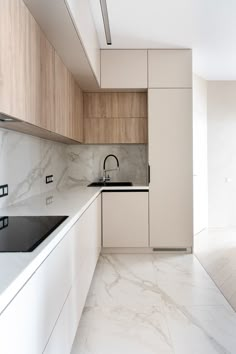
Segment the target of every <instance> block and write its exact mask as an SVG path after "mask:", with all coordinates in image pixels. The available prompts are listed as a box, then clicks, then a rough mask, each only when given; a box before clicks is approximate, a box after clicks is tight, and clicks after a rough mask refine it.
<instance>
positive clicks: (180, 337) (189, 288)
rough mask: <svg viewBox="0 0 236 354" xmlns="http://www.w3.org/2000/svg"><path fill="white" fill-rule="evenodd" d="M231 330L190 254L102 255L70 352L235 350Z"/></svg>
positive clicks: (207, 353)
mask: <svg viewBox="0 0 236 354" xmlns="http://www.w3.org/2000/svg"><path fill="white" fill-rule="evenodd" d="M235 334H236V313H235V312H234V311H233V309H232V307H231V306H230V305H229V304H228V302H227V301H226V299H225V298H224V296H223V295H222V294H221V292H220V291H219V289H218V288H217V287H216V285H215V284H214V282H213V281H212V280H211V278H210V277H209V275H208V274H207V273H206V271H205V270H204V268H203V267H202V266H201V264H200V263H199V261H198V260H197V258H196V257H195V256H194V255H158V254H157V255H150V254H149V255H127V254H125V255H103V256H101V257H100V259H99V262H98V265H97V269H96V272H95V275H94V279H93V282H92V286H91V289H90V292H89V295H88V298H87V303H86V306H85V309H84V312H83V315H82V319H81V322H80V325H79V328H78V331H77V334H76V338H75V341H74V345H73V348H72V352H71V354H164V353H165V354H167V353H168V354H169V353H176V354H213V353H236V335H235Z"/></svg>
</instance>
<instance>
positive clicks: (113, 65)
mask: <svg viewBox="0 0 236 354" xmlns="http://www.w3.org/2000/svg"><path fill="white" fill-rule="evenodd" d="M101 87H102V88H114V89H137V88H138V89H139V88H147V50H128V49H124V50H102V51H101Z"/></svg>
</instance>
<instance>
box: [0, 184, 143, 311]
mask: <svg viewBox="0 0 236 354" xmlns="http://www.w3.org/2000/svg"><path fill="white" fill-rule="evenodd" d="M104 189H106V190H124V189H125V190H138V189H146V190H148V187H147V186H132V187H105V188H104V187H102V188H100V187H87V186H74V187H71V188H69V189H68V188H66V189H61V190H57V189H55V190H52V191H50V192H48V193H44V194H40V195H37V196H35V197H32V198H29V199H26V200H24V201H23V202H20V203H17V204H15V205H13V206H11V207H8V208H2V209H0V216H5V215H6V216H16V215H17V216H21V215H22V216H30V215H68V216H69V217H68V218H67V219H66V220H65V221H64V222H63V223H62V224H61V225H60V226H59V227H58V228H57V229H56V230H55V231H54V232H52V233H51V234H50V236H48V237H47V238H46V239H45V240H44V241H43V242H42V243H41V244H40V245H39V246H38V247H37V248H36V249H35V250H34V251H33V252H29V253H21V252H16V253H0V313H1V312H2V311H3V310H4V309H5V307H6V306H7V305H8V304H9V303H10V301H11V300H12V299H13V298H14V296H15V295H16V294H17V293H18V292H19V290H20V289H21V288H22V287H23V286H24V284H25V283H26V282H27V281H28V280H29V279H30V277H31V276H32V275H33V273H34V272H35V271H36V269H37V268H38V267H39V266H40V264H41V263H42V262H43V261H44V260H45V259H46V258H47V257H48V255H49V254H50V253H51V252H52V250H53V249H54V248H55V246H56V245H57V244H58V243H59V242H60V241H61V239H62V238H63V237H64V236H65V234H66V233H67V232H68V230H69V229H70V228H71V227H72V226H73V224H74V223H75V222H76V221H77V220H78V219H79V218H80V216H81V215H82V214H83V213H84V211H85V210H86V209H87V208H88V206H89V205H90V204H91V203H92V202H93V201H94V200H95V199H96V198H97V197H98V195H99V194H100V192H101V191H102V190H104Z"/></svg>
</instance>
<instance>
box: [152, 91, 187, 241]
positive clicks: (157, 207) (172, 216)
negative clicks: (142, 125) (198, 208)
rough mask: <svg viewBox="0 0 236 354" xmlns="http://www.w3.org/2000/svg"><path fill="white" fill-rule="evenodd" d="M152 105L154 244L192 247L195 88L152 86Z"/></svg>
mask: <svg viewBox="0 0 236 354" xmlns="http://www.w3.org/2000/svg"><path fill="white" fill-rule="evenodd" d="M148 106H149V107H148V110H149V164H150V166H151V176H150V177H151V180H150V190H149V212H150V246H151V247H158V248H188V247H192V242H193V177H192V175H193V171H192V159H193V158H192V90H191V89H163V90H162V89H153V90H149V92H148Z"/></svg>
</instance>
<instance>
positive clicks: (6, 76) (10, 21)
mask: <svg viewBox="0 0 236 354" xmlns="http://www.w3.org/2000/svg"><path fill="white" fill-rule="evenodd" d="M27 21H28V16H27V11H26V9H25V6H24V4H23V3H22V1H21V0H1V2H0V112H2V113H5V114H7V115H10V116H14V117H17V118H19V119H25V113H26V87H27V86H26V81H25V69H26V67H25V53H26V44H27V40H26V36H27Z"/></svg>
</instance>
